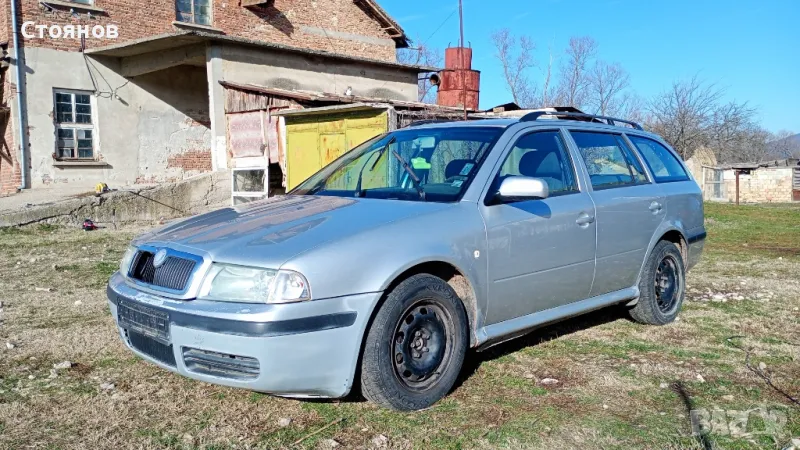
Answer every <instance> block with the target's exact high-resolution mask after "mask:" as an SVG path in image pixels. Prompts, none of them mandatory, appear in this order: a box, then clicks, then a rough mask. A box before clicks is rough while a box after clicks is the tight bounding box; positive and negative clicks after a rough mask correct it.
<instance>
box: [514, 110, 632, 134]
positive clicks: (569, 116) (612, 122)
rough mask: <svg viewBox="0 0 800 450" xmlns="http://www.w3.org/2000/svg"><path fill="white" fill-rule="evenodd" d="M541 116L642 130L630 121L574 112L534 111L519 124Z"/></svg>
mask: <svg viewBox="0 0 800 450" xmlns="http://www.w3.org/2000/svg"><path fill="white" fill-rule="evenodd" d="M542 116H555V117H556V118H565V119H567V120H569V119H572V120H581V119H589V120H586V121H587V122H596V121H598V119H602V120H605V121H606V123H607V124H608V125H612V126H615V125H616V122H622V123H627V124H628V125H630V126H632V127H633V128H635V129H637V130H642V126H641V125H639V124H638V123H636V122H633V121H631V120H624V119H617V118H616V117H608V116H596V115H594V114H585V113H576V112H560V111H534V112H531V113H528V114H525V115H524V116H522V118H521V119H519V121H520V122H535V121H536V120H537V119H539V117H542Z"/></svg>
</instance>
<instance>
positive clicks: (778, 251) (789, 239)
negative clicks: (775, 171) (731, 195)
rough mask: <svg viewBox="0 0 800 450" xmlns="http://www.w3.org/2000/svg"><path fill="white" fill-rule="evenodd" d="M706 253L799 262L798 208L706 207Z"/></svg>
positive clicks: (719, 205)
mask: <svg viewBox="0 0 800 450" xmlns="http://www.w3.org/2000/svg"><path fill="white" fill-rule="evenodd" d="M705 215H706V221H707V225H706V228H707V229H708V242H709V245H708V252H709V253H711V254H712V255H714V254H723V255H727V256H737V257H739V258H741V257H746V256H747V255H748V254H757V255H766V256H781V257H793V258H800V242H798V240H800V207H797V205H780V206H779V205H770V206H760V205H740V206H735V205H730V204H721V203H706V204H705Z"/></svg>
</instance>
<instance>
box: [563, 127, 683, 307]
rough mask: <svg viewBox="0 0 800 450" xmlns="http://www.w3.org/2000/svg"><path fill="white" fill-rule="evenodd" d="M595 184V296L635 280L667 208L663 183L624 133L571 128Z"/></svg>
mask: <svg viewBox="0 0 800 450" xmlns="http://www.w3.org/2000/svg"><path fill="white" fill-rule="evenodd" d="M570 135H571V136H572V139H573V141H574V142H575V144H576V146H577V147H578V152H579V153H580V154H581V156H582V157H583V162H584V164H585V166H586V170H587V172H588V174H589V179H590V181H591V184H592V194H591V195H592V199H593V200H594V203H595V208H596V211H597V268H596V270H595V277H594V284H593V285H592V293H591V296H592V297H594V296H596V295H602V294H605V293H608V292H613V291H618V290H620V289H625V288H629V287H631V286H633V285H634V284H636V279H637V278H638V276H639V270H640V269H641V267H642V263H643V262H644V257H645V254H646V253H647V248H648V246H649V245H650V240H651V239H652V237H653V233H655V231H656V228H658V226H659V224H660V223H661V221H662V220H663V219H664V216H665V213H666V208H667V205H666V201H665V198H664V195H663V193H662V190H661V188H660V187H659V186H658V185H657V184H653V183H651V182H650V180H648V178H647V175H646V174H645V172H644V170H643V169H642V163H641V161H640V160H639V158H638V157H637V156H636V155H635V154H634V153H633V151H632V150H631V149H630V147H629V146H628V144H627V143H626V141H625V139H624V138H623V137H622V135H620V134H615V133H606V132H595V131H576V130H573V131H570Z"/></svg>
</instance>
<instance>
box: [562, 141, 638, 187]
mask: <svg viewBox="0 0 800 450" xmlns="http://www.w3.org/2000/svg"><path fill="white" fill-rule="evenodd" d="M566 132H567V134H568V135H569V138H570V141H571V142H572V144H573V145H574V146H575V151H576V152H577V153H578V155H579V156H580V157H581V163H582V164H583V169H584V170H585V171H586V179H587V181H588V184H589V186H591V189H592V192H594V191H604V190H607V189H619V188H627V187H634V186H644V185H648V184H653V179H652V177H651V176H650V173H649V171H648V168H649V167H647V166H646V164H645V162H644V161H642V158H641V155H639V152H638V151H636V150H635V149H634V146H633V143H632V142H631V141H630V140H629V139H628V136H626V133H624V132H620V131H611V130H604V129H597V130H594V129H587V128H574V127H568V128H567V129H566ZM574 132H578V133H594V134H610V135H612V136H616V137H618V138H620V141H621V142H622V145H623V146H625V148H627V149H628V151H629V153H630V155H627V154H626V153H625V149H624V148H620V151H621V152H622V157H623V158H624V159H625V164H626V165H627V166H628V172H629V173H630V175H631V180H632V181H633V182H632V183H626V184H609V185H601V186H595V185H594V184H593V183H592V174H590V173H589V167H588V166H587V164H586V159H585V158H584V157H583V153H582V152H581V147H580V146H579V145H578V142H577V141H576V140H575V139H574V138H573V137H572V133H574ZM629 156H632V157H633V158H635V159H636V161H638V162H639V166H640V167H641V169H642V175H644V181H636V178H635V177H634V176H633V168H632V167H631V161H629V160H628V157H629ZM646 167H647V168H646Z"/></svg>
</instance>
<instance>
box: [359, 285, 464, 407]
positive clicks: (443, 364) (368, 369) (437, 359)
mask: <svg viewBox="0 0 800 450" xmlns="http://www.w3.org/2000/svg"><path fill="white" fill-rule="evenodd" d="M468 346H469V323H468V321H467V314H466V312H465V311H464V306H463V304H462V303H461V300H460V299H459V298H458V295H456V293H455V291H453V289H452V288H451V287H450V286H449V285H448V284H447V283H445V282H444V280H442V279H441V278H438V277H435V276H433V275H428V274H419V275H414V276H412V277H410V278H408V279H406V280H404V281H403V282H401V283H400V284H398V285H397V287H395V288H394V289H393V290H392V291H391V292H390V293H389V294H388V296H387V298H386V301H385V302H384V303H383V305H382V306H381V307H380V309H379V310H378V313H377V314H376V316H375V319H374V320H373V322H372V325H371V326H370V328H369V330H368V331H367V338H366V342H365V344H364V355H363V356H362V359H361V387H362V393H363V394H364V396H365V397H366V398H367V399H369V400H370V401H372V402H374V403H377V404H379V405H381V406H384V407H387V408H391V409H396V410H400V411H413V410H418V409H423V408H427V407H429V406H431V405H433V404H434V403H436V402H437V401H439V400H440V399H441V398H443V397H444V396H445V395H447V393H448V392H450V389H451V388H452V387H453V384H454V383H455V381H456V378H457V377H458V374H459V372H460V371H461V366H462V364H463V363H464V356H465V354H466V351H467V347H468Z"/></svg>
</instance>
